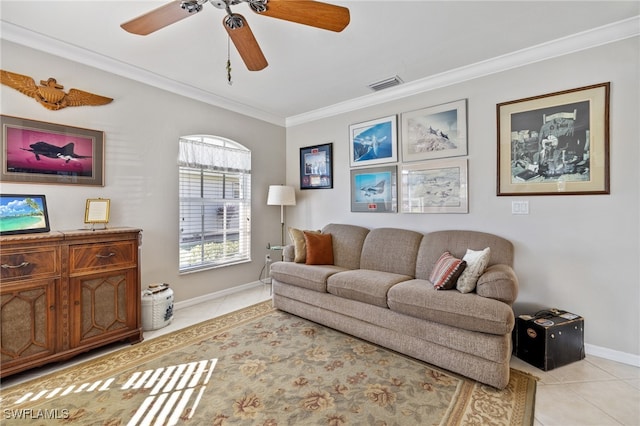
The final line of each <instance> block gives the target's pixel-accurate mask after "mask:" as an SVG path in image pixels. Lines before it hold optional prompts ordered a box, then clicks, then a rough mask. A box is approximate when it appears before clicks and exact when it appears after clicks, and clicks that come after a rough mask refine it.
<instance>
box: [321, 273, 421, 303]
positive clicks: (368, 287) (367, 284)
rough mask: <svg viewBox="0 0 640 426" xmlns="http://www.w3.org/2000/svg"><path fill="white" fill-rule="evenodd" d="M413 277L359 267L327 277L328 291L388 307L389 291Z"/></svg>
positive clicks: (346, 297) (347, 297)
mask: <svg viewBox="0 0 640 426" xmlns="http://www.w3.org/2000/svg"><path fill="white" fill-rule="evenodd" d="M411 278H412V277H410V276H408V275H401V274H394V273H391V272H382V271H373V270H370V269H358V270H355V271H345V272H340V273H338V274H334V275H331V276H330V277H329V278H328V279H327V291H328V292H329V293H332V294H335V295H336V296H340V297H344V298H345V299H352V300H357V301H360V302H364V303H369V304H371V305H376V306H381V307H383V308H386V307H387V292H388V291H389V289H390V288H391V287H393V286H394V285H396V284H398V283H399V282H402V281H406V280H409V279H411Z"/></svg>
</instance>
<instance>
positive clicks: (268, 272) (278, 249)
mask: <svg viewBox="0 0 640 426" xmlns="http://www.w3.org/2000/svg"><path fill="white" fill-rule="evenodd" d="M267 248H268V249H269V251H270V252H274V253H276V252H280V258H281V259H282V250H283V249H284V247H282V246H272V245H269V246H268V247H267ZM272 262H273V258H272V255H271V253H268V254H267V255H266V256H265V257H264V266H263V268H262V271H261V272H260V278H259V281H260V282H262V283H263V284H267V285H269V284H271V263H272ZM263 273H264V275H265V277H264V278H262V274H263ZM271 292H273V288H272V289H271ZM271 292H270V294H271Z"/></svg>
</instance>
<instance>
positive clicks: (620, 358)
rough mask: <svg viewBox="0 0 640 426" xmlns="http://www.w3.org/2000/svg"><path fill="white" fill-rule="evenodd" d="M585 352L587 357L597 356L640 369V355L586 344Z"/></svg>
mask: <svg viewBox="0 0 640 426" xmlns="http://www.w3.org/2000/svg"><path fill="white" fill-rule="evenodd" d="M584 350H585V352H586V354H587V355H592V356H597V357H600V358H604V359H608V360H610V361H616V362H620V363H622V364H628V365H632V366H634V367H640V355H634V354H629V353H626V352H620V351H616V350H613V349H609V348H603V347H601V346H595V345H590V344H588V343H585V345H584Z"/></svg>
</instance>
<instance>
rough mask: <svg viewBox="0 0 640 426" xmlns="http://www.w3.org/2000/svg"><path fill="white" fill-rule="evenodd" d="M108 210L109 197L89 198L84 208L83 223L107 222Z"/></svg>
mask: <svg viewBox="0 0 640 426" xmlns="http://www.w3.org/2000/svg"><path fill="white" fill-rule="evenodd" d="M110 210H111V200H110V199H108V198H89V199H87V204H86V207H85V210H84V223H109V212H110Z"/></svg>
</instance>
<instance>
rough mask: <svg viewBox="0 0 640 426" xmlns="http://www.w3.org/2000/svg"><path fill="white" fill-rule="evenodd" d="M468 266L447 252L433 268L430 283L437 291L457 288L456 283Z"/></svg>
mask: <svg viewBox="0 0 640 426" xmlns="http://www.w3.org/2000/svg"><path fill="white" fill-rule="evenodd" d="M466 266H467V262H465V261H464V260H461V259H458V258H457V257H454V256H453V255H452V254H451V253H449V252H448V251H445V252H444V253H442V256H440V259H438V261H437V262H436V264H435V266H434V267H433V271H431V276H430V277H429V281H431V283H432V284H433V287H435V288H436V290H450V289H452V288H454V287H455V286H456V281H457V280H458V277H459V276H460V274H461V273H462V271H464V268H465V267H466Z"/></svg>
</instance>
